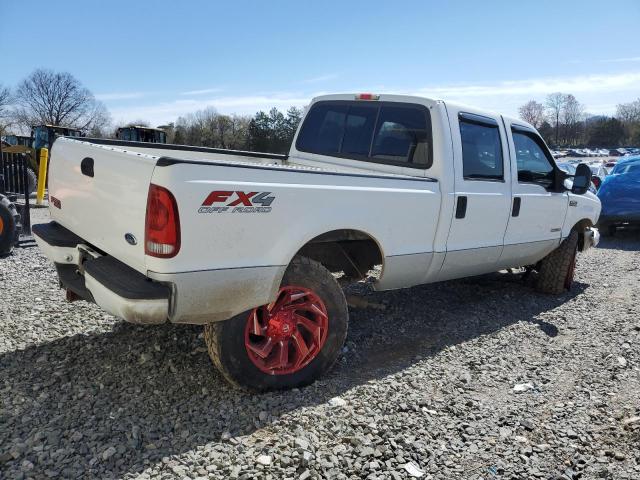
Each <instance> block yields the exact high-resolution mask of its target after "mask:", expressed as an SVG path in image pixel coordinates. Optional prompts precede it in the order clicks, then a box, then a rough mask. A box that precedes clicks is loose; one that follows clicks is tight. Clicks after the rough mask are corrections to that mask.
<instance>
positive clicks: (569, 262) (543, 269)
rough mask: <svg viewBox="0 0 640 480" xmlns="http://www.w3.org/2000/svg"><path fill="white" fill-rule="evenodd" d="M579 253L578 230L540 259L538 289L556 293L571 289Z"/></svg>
mask: <svg viewBox="0 0 640 480" xmlns="http://www.w3.org/2000/svg"><path fill="white" fill-rule="evenodd" d="M577 254H578V232H576V231H572V232H571V233H570V234H569V236H568V237H567V238H565V239H564V240H563V241H562V243H561V244H560V246H559V247H558V248H556V249H555V250H554V251H553V252H551V253H550V254H549V255H547V256H546V257H544V258H543V259H542V260H541V261H540V266H539V268H538V278H537V280H536V290H538V291H539V292H542V293H551V294H554V295H557V294H560V293H563V292H564V291H565V290H570V289H571V285H572V284H573V277H574V273H575V268H576V258H577Z"/></svg>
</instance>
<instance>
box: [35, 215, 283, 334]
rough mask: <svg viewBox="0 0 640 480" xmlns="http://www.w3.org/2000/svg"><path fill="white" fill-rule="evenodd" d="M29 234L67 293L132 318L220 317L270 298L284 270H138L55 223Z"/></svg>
mask: <svg viewBox="0 0 640 480" xmlns="http://www.w3.org/2000/svg"><path fill="white" fill-rule="evenodd" d="M33 233H34V237H35V239H36V241H37V242H38V246H39V247H40V249H41V250H42V252H43V253H44V254H45V255H46V256H47V257H48V258H49V259H51V260H53V261H54V263H55V265H56V269H57V270H58V277H59V279H60V285H61V287H62V288H64V289H65V290H67V292H68V298H70V299H83V300H86V301H89V302H94V303H97V304H98V305H99V306H100V307H102V308H103V309H104V310H106V311H107V312H109V313H111V314H112V315H115V316H117V317H119V318H122V319H124V320H126V321H128V322H133V323H145V324H154V323H164V322H166V321H170V322H174V323H190V324H205V323H209V322H217V321H221V320H226V319H228V318H231V317H233V316H234V315H237V314H239V313H241V312H244V311H246V310H249V309H251V308H254V307H256V306H258V305H264V304H266V303H269V302H271V301H273V299H274V298H275V297H276V294H277V292H278V288H279V286H280V281H281V280H282V276H283V275H284V272H285V270H286V265H273V266H258V267H246V268H245V267H240V268H223V269H211V270H202V271H194V272H177V273H159V272H152V271H148V272H146V273H147V274H146V275H143V274H142V273H140V272H138V271H137V270H134V269H133V268H131V267H129V266H128V265H125V264H124V263H122V262H120V261H119V260H116V259H115V258H114V257H111V256H109V255H101V254H99V253H96V252H93V253H94V254H95V256H91V255H87V250H88V251H91V250H92V249H91V248H90V246H89V245H87V243H86V242H85V241H84V240H83V239H82V238H80V237H78V236H77V235H75V234H74V233H73V232H71V231H69V230H67V229H66V228H64V227H62V226H61V225H59V224H58V223H56V222H50V223H48V224H40V225H34V226H33ZM69 292H70V293H69Z"/></svg>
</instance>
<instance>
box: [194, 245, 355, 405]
mask: <svg viewBox="0 0 640 480" xmlns="http://www.w3.org/2000/svg"><path fill="white" fill-rule="evenodd" d="M288 285H297V286H300V287H304V288H308V289H310V290H312V291H313V292H314V293H316V294H317V295H318V296H319V297H320V298H321V299H322V301H323V302H324V304H325V306H326V309H327V313H328V317H329V319H328V330H327V338H326V341H325V343H324V345H323V346H322V349H321V350H320V351H319V353H318V354H317V356H316V357H315V358H314V359H313V360H311V362H310V363H309V364H308V365H306V366H305V367H303V368H302V369H300V370H298V371H296V372H294V373H291V374H285V375H270V374H267V373H264V372H262V371H261V370H260V369H258V368H257V367H256V366H255V365H254V364H253V362H252V361H251V359H250V358H249V355H248V353H247V348H246V346H245V340H244V339H245V325H246V322H247V319H248V316H249V313H250V312H249V311H247V312H243V313H241V314H240V315H236V316H235V317H233V318H231V319H229V320H225V321H222V322H213V323H209V324H207V325H205V327H204V339H205V342H206V344H207V349H208V351H209V356H210V357H211V360H212V362H213V364H214V365H215V366H216V367H217V368H218V370H219V371H220V372H221V373H222V375H223V376H224V377H225V378H226V379H227V380H228V381H229V382H230V383H231V384H233V385H235V386H238V387H240V388H243V389H245V390H248V391H252V392H264V391H269V390H283V389H290V388H296V387H302V386H305V385H309V384H310V383H312V382H313V381H315V380H316V379H317V378H319V377H321V376H322V375H323V374H325V373H326V372H327V371H328V370H329V369H330V368H331V367H332V366H333V364H334V363H335V361H336V359H337V358H338V355H339V354H340V351H341V349H342V346H343V344H344V341H345V338H346V336H347V325H348V319H349V311H348V307H347V302H346V299H345V296H344V293H343V291H342V289H341V288H340V285H339V284H338V282H337V281H336V279H335V278H334V276H333V275H332V274H331V272H329V270H327V269H326V268H325V267H324V266H322V265H321V264H320V263H318V262H316V261H314V260H310V259H308V258H306V257H296V258H294V260H293V261H292V262H291V264H290V265H289V267H288V268H287V270H286V272H285V274H284V277H283V279H282V283H281V286H288Z"/></svg>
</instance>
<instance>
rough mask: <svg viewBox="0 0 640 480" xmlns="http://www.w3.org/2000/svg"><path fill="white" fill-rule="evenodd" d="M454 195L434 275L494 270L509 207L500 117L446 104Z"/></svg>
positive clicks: (442, 276)
mask: <svg viewBox="0 0 640 480" xmlns="http://www.w3.org/2000/svg"><path fill="white" fill-rule="evenodd" d="M447 114H448V116H449V123H450V125H451V138H452V142H453V151H454V159H453V168H454V175H455V177H454V179H455V180H454V184H455V192H454V193H453V195H454V196H455V203H454V212H453V219H452V222H451V229H450V231H449V237H448V239H447V252H446V256H445V260H444V264H443V266H442V270H441V272H440V276H439V279H440V280H446V279H449V278H457V277H463V276H469V275H477V274H482V273H487V272H491V271H494V270H496V265H497V263H498V260H499V258H500V255H501V253H502V246H503V238H504V234H505V230H506V227H507V222H508V220H509V213H510V209H511V182H510V181H509V180H510V176H511V165H510V162H509V155H508V147H507V142H506V135H505V131H504V125H503V123H502V119H501V118H500V117H499V116H492V115H486V114H484V113H482V114H480V113H477V112H473V111H470V110H469V109H464V110H461V109H459V108H457V107H453V106H449V105H447Z"/></svg>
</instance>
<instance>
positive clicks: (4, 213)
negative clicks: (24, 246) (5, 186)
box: [0, 195, 22, 256]
mask: <svg viewBox="0 0 640 480" xmlns="http://www.w3.org/2000/svg"><path fill="white" fill-rule="evenodd" d="M21 229H22V226H21V224H20V214H19V213H18V211H17V210H16V206H15V205H14V204H13V203H12V202H10V201H9V199H8V198H7V197H5V196H4V195H0V256H4V255H8V254H9V253H11V250H12V249H13V246H14V245H15V244H16V243H17V242H18V238H19V237H20V231H21Z"/></svg>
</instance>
